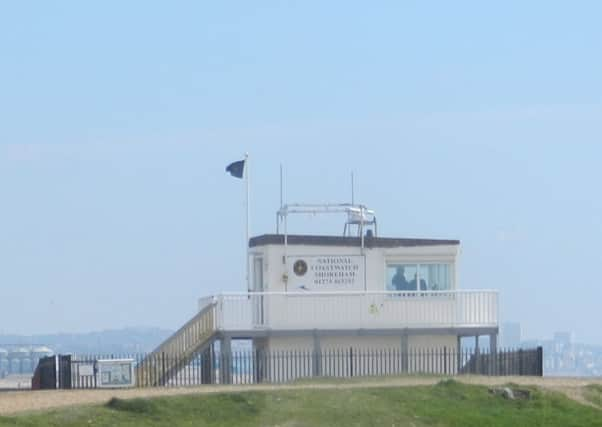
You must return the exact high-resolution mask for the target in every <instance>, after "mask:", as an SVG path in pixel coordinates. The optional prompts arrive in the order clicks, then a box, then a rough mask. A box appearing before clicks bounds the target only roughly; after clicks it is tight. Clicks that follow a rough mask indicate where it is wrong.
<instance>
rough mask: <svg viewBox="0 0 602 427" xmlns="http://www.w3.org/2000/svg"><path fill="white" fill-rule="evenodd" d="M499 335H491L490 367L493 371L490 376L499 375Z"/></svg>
mask: <svg viewBox="0 0 602 427" xmlns="http://www.w3.org/2000/svg"><path fill="white" fill-rule="evenodd" d="M497 365H498V364H497V334H490V335H489V366H490V368H491V369H492V370H493V372H490V374H493V375H497Z"/></svg>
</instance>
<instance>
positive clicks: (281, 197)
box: [280, 163, 284, 207]
mask: <svg viewBox="0 0 602 427" xmlns="http://www.w3.org/2000/svg"><path fill="white" fill-rule="evenodd" d="M282 188H283V186H282V163H280V207H282V205H283V204H284V196H283V190H282Z"/></svg>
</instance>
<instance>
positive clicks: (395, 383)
mask: <svg viewBox="0 0 602 427" xmlns="http://www.w3.org/2000/svg"><path fill="white" fill-rule="evenodd" d="M455 379H456V380H457V381H461V382H464V383H467V384H478V385H487V386H493V385H502V384H507V383H510V382H511V383H515V384H519V385H534V386H538V387H541V388H544V389H547V390H552V391H559V392H562V393H564V394H565V395H567V396H568V397H569V398H571V399H574V400H577V401H579V402H580V403H585V404H589V403H588V402H587V401H586V400H585V399H584V398H583V394H582V390H583V387H585V386H586V385H588V384H601V385H602V378H600V379H583V378H579V379H578V378H539V377H479V376H474V377H473V376H463V377H457V378H455ZM440 380H441V379H440V378H433V377H426V378H421V377H405V378H404V377H394V378H373V379H366V380H365V381H361V382H342V383H336V382H333V383H329V382H327V381H328V380H323V382H318V383H314V384H287V385H240V386H237V385H230V386H219V385H207V386H201V387H188V388H142V389H123V390H45V391H16V392H3V393H0V415H10V414H16V413H20V412H29V411H38V410H45V409H51V408H60V407H66V406H74V405H86V404H102V403H106V402H108V401H109V399H111V398H112V397H119V398H122V399H128V398H135V397H155V396H173V395H182V394H203V393H220V392H233V391H250V390H294V389H299V388H302V389H352V388H365V387H410V386H417V385H433V384H436V383H437V382H439V381H440ZM590 405H591V404H590Z"/></svg>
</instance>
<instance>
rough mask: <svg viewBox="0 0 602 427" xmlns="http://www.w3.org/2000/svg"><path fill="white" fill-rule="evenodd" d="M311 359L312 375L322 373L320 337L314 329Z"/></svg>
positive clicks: (316, 375)
mask: <svg viewBox="0 0 602 427" xmlns="http://www.w3.org/2000/svg"><path fill="white" fill-rule="evenodd" d="M313 353H314V354H313V360H312V377H319V376H321V375H322V348H321V347H320V337H319V336H318V333H317V332H316V331H314V352H313Z"/></svg>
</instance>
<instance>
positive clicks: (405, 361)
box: [401, 334, 410, 374]
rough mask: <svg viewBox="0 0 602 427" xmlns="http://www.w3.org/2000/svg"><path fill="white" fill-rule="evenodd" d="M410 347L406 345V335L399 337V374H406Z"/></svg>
mask: <svg viewBox="0 0 602 427" xmlns="http://www.w3.org/2000/svg"><path fill="white" fill-rule="evenodd" d="M409 349H410V346H409V344H408V334H403V335H402V336H401V372H403V373H404V374H407V373H408V355H409Z"/></svg>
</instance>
